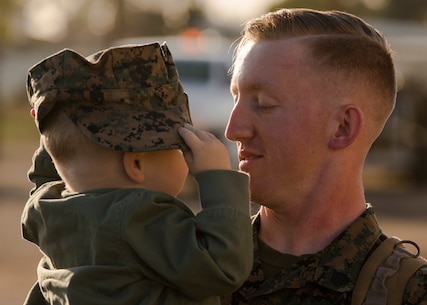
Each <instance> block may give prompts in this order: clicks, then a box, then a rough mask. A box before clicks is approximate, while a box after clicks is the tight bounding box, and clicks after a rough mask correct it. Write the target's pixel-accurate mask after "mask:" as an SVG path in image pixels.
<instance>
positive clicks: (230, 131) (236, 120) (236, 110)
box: [225, 103, 249, 141]
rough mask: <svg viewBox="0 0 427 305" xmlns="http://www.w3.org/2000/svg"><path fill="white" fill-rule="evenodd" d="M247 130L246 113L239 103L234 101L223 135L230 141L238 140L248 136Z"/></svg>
mask: <svg viewBox="0 0 427 305" xmlns="http://www.w3.org/2000/svg"><path fill="white" fill-rule="evenodd" d="M248 131H249V126H248V116H247V113H246V112H245V111H244V108H243V107H242V105H241V104H240V103H235V104H234V107H233V110H232V111H231V113H230V117H229V118H228V124H227V127H226V128H225V137H226V138H227V139H228V140H230V141H239V140H240V139H243V138H245V137H247V136H248V135H247V134H248Z"/></svg>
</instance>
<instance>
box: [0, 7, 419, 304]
mask: <svg viewBox="0 0 427 305" xmlns="http://www.w3.org/2000/svg"><path fill="white" fill-rule="evenodd" d="M279 7H308V8H313V9H321V10H327V9H337V10H344V11H347V12H350V13H354V14H356V15H358V16H360V17H362V18H364V19H365V20H367V21H368V22H370V23H371V24H373V25H374V26H376V27H377V28H378V29H380V30H381V31H382V32H383V33H384V34H385V35H386V37H387V38H388V40H389V42H390V44H391V46H392V48H393V49H394V50H395V55H394V56H395V59H396V68H397V73H398V79H399V95H398V103H397V107H396V111H395V112H394V114H393V115H392V117H391V119H390V121H389V123H388V124H387V126H386V128H385V130H384V132H383V134H382V136H381V137H380V139H379V140H378V141H377V143H376V144H375V145H374V147H373V150H372V152H371V153H370V155H369V157H368V159H367V161H366V166H365V186H366V190H367V199H368V201H372V202H373V203H374V206H375V207H376V209H377V212H378V214H379V216H380V218H381V220H382V223H383V226H384V227H385V228H386V231H387V230H388V232H391V234H394V235H400V236H402V237H405V238H409V239H411V238H412V239H415V240H417V241H418V242H419V243H420V244H421V245H422V246H423V247H424V249H427V234H425V232H426V230H427V224H426V220H427V191H426V190H427V26H426V24H427V1H425V0H405V1H402V0H305V1H304V0H288V1H278V0H262V1H261V0H232V1H230V0H72V1H70V0H0V232H1V233H0V242H1V244H0V303H1V304H12V305H13V304H21V303H22V302H23V300H24V298H25V295H26V293H27V291H28V289H29V287H30V286H31V284H32V283H33V282H34V281H35V268H36V264H37V261H38V259H39V257H40V253H39V252H38V250H37V249H35V247H34V246H32V245H31V244H29V243H27V242H25V241H23V240H22V239H21V237H20V227H19V223H20V220H19V218H20V213H21V210H22V207H23V205H24V203H25V200H26V198H27V194H28V191H29V189H30V188H31V185H30V184H29V182H28V181H27V178H26V171H27V169H28V167H29V166H30V165H31V155H32V153H33V151H34V150H35V148H36V147H37V146H38V134H37V132H36V129H35V127H34V123H33V121H32V119H31V118H30V116H29V115H28V111H29V106H28V102H27V97H26V93H25V83H26V76H27V71H28V69H29V68H30V67H31V66H32V65H34V64H36V63H37V62H38V61H39V60H41V59H43V58H44V57H46V56H48V55H51V54H53V53H55V52H57V51H59V50H61V49H63V48H71V49H74V50H75V51H77V52H79V53H81V54H82V55H85V56H86V55H90V54H92V53H93V52H96V51H98V50H101V49H104V48H108V47H111V46H114V45H117V44H125V43H143V42H151V41H153V40H159V41H160V40H161V41H164V40H166V42H167V43H168V45H169V47H170V48H171V50H172V53H173V55H174V57H175V59H176V62H177V66H178V69H179V71H180V75H181V77H182V81H183V83H184V87H185V89H186V91H187V92H188V93H189V98H190V107H191V112H192V115H193V119H194V121H195V124H196V125H198V126H199V127H203V128H207V129H209V130H211V131H212V132H214V133H215V134H216V135H218V136H219V137H221V138H222V139H223V137H222V134H223V132H224V128H225V124H226V122H227V119H228V114H229V111H230V110H231V107H232V100H231V97H230V95H229V93H228V80H229V79H228V77H229V76H228V74H227V69H228V67H229V64H230V61H231V55H232V47H231V45H232V43H233V41H235V39H236V38H237V37H238V34H239V32H240V31H241V29H242V24H243V23H244V22H245V21H246V20H247V19H249V18H252V17H255V16H258V15H260V14H262V13H265V12H267V11H269V10H274V9H275V8H279ZM223 140H224V141H226V140H225V139H223ZM227 145H228V146H229V148H230V153H231V155H232V157H233V158H234V159H235V147H234V144H232V143H227ZM191 191H192V190H191V187H190V190H188V189H186V190H184V192H183V194H182V196H183V198H185V199H188V200H194V198H195V197H192V196H193V195H194V194H193V193H192V192H191ZM337 191H339V190H337ZM425 253H427V252H426V250H423V254H424V255H426V254H425Z"/></svg>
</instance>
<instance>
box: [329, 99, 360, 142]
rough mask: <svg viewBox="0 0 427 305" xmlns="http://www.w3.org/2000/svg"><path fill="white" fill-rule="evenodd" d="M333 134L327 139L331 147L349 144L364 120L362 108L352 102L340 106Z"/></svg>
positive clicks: (354, 138) (355, 137)
mask: <svg viewBox="0 0 427 305" xmlns="http://www.w3.org/2000/svg"><path fill="white" fill-rule="evenodd" d="M337 120H338V121H337V124H336V129H335V132H334V134H333V135H332V137H331V140H330V141H329V147H330V148H332V149H341V148H345V147H347V146H349V145H351V144H352V143H353V142H354V141H355V140H356V139H357V137H358V136H359V134H360V131H361V130H362V125H363V121H364V117H363V112H362V110H361V109H360V108H359V107H358V106H356V105H353V104H350V105H343V106H341V107H340V109H339V112H338V115H337Z"/></svg>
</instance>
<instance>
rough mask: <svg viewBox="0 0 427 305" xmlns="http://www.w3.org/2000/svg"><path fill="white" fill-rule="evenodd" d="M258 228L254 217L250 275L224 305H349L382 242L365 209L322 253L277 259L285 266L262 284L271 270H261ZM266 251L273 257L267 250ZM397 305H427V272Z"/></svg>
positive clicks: (417, 277)
mask: <svg viewBox="0 0 427 305" xmlns="http://www.w3.org/2000/svg"><path fill="white" fill-rule="evenodd" d="M259 225H260V221H259V216H257V217H255V218H254V223H253V234H254V235H253V237H254V243H255V245H254V247H255V248H254V265H253V270H252V272H251V275H250V276H249V278H248V280H247V281H246V283H245V284H244V285H243V286H242V287H241V288H239V289H238V290H237V291H236V292H235V293H234V294H233V295H230V296H226V297H223V299H222V304H223V305H226V304H228V305H229V304H233V305H243V304H251V305H267V304H268V305H275V304H286V305H291V304H295V305H301V304H313V305H314V304H315V305H322V304H325V305H332V304H342V305H345V304H348V305H350V304H351V298H352V292H353V289H354V285H355V282H356V280H357V277H358V275H359V271H360V269H361V267H362V265H363V263H364V261H365V260H366V259H367V257H368V256H369V255H370V254H371V253H372V251H373V249H375V248H376V247H377V246H378V245H379V244H380V243H381V241H383V240H384V239H385V238H386V236H385V235H384V234H382V232H381V230H380V228H379V227H378V223H377V221H376V217H375V214H374V210H373V208H372V206H370V205H368V207H367V209H366V211H365V212H364V213H363V214H362V215H361V216H360V217H359V218H358V219H357V220H356V221H355V222H354V223H353V224H351V225H350V226H349V227H348V228H347V229H346V230H345V231H344V232H343V233H342V234H341V235H339V236H338V237H337V238H336V239H335V240H334V241H333V242H332V243H331V244H330V245H328V246H327V247H326V248H325V249H324V250H322V251H320V252H318V253H316V254H313V255H303V256H301V257H293V258H291V257H284V255H282V258H283V257H284V259H283V260H284V261H286V260H287V261H289V262H290V264H289V265H287V266H282V267H281V268H278V267H276V272H275V273H273V274H272V275H271V276H270V277H268V278H266V277H265V275H264V274H265V273H264V271H263V268H264V267H268V265H271V264H266V262H265V261H266V260H264V259H263V258H262V255H261V249H260V248H262V247H264V248H265V247H267V246H266V245H263V246H262V247H260V243H259V241H258V238H257V236H258V230H259ZM269 251H270V252H271V251H273V252H274V250H273V249H271V248H270V249H269ZM276 255H277V253H276ZM279 256H280V255H279ZM279 263H280V262H279ZM279 263H278V264H279ZM278 264H277V265H278ZM266 269H267V270H269V269H271V266H270V268H266ZM277 269H280V270H277ZM268 273H271V271H270V272H268ZM402 304H406V305H414V304H423V305H425V304H427V268H422V269H420V270H418V271H417V272H416V273H415V274H414V276H413V277H412V278H411V279H410V281H409V282H408V285H407V288H406V291H405V295H404V302H403V303H402Z"/></svg>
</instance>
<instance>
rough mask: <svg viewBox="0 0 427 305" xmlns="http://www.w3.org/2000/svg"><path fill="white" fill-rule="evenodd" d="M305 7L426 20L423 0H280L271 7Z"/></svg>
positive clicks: (272, 8) (370, 15) (426, 10)
mask: <svg viewBox="0 0 427 305" xmlns="http://www.w3.org/2000/svg"><path fill="white" fill-rule="evenodd" d="M279 7H306V8H312V9H318V10H343V11H347V12H349V13H352V14H355V15H358V16H364V17H367V16H368V17H387V18H394V19H405V20H413V21H426V19H427V1H425V0H405V1H402V0H323V1H319V0H282V1H278V2H277V4H275V5H274V6H272V7H271V10H274V9H276V8H279Z"/></svg>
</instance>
